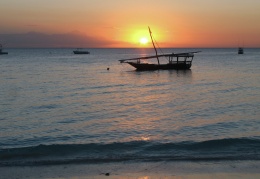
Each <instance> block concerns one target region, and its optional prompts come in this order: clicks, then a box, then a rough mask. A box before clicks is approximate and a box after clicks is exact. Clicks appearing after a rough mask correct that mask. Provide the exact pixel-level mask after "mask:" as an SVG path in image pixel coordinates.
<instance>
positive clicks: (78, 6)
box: [0, 0, 260, 47]
mask: <svg viewBox="0 0 260 179" xmlns="http://www.w3.org/2000/svg"><path fill="white" fill-rule="evenodd" d="M259 19H260V0H1V1H0V22H1V24H0V43H4V44H6V46H7V47H70V46H77V45H78V46H84V47H151V43H150V39H149V32H148V28H147V27H148V26H150V27H151V29H152V32H153V36H154V38H155V39H156V41H157V42H158V44H159V45H160V46H161V47H237V46H240V45H243V46H245V47H260V20H259ZM141 39H142V40H141ZM146 40H148V43H146Z"/></svg>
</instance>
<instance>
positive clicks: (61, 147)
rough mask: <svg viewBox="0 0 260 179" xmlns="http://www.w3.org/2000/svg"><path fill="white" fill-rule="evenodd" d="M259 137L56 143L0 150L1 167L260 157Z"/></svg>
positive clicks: (250, 158)
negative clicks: (176, 140) (164, 141)
mask: <svg viewBox="0 0 260 179" xmlns="http://www.w3.org/2000/svg"><path fill="white" fill-rule="evenodd" d="M259 149H260V139H255V138H250V139H249V138H239V139H220V140H210V141H203V142H190V141H187V142H177V143H159V142H154V141H132V142H122V143H111V144H100V143H92V144H54V145H39V146H32V147H23V148H11V149H0V166H26V165H34V166H35V165H57V164H70V163H105V162H127V161H138V162H142V161H145V162H149V161H200V160H201V161H211V160H260V150H259Z"/></svg>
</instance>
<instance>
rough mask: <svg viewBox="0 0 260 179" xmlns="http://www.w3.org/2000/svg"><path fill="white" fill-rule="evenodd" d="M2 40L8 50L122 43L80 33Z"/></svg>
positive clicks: (26, 35) (32, 34) (15, 36)
mask: <svg viewBox="0 0 260 179" xmlns="http://www.w3.org/2000/svg"><path fill="white" fill-rule="evenodd" d="M0 40H1V41H4V42H5V43H6V47H8V48H55V47H56V48H76V47H82V48H83V47H86V48H95V47H111V46H113V44H117V43H120V42H114V41H109V40H107V39H103V38H99V37H90V36H87V35H85V34H83V33H80V32H79V31H73V32H70V33H66V34H51V35H49V34H44V33H39V32H28V33H24V34H0Z"/></svg>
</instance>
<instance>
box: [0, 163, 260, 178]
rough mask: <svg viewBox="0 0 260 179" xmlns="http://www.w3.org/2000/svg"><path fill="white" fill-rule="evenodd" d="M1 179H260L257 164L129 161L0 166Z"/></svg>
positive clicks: (258, 164)
mask: <svg viewBox="0 0 260 179" xmlns="http://www.w3.org/2000/svg"><path fill="white" fill-rule="evenodd" d="M0 173H1V178H2V179H7V178H8V179H17V178H19V179H25V178H26V179H32V178H33V179H50V178H54V179H63V178H64V179H72V178H73V179H83V178H86V179H90V178H93V179H99V178H101V179H102V178H113V179H119V178H120V179H132V178H138V179H155V178H167V179H168V178H169V179H177V178H178V179H180V178H181V179H204V178H212V179H220V178H221V179H222V178H231V179H233V178H234V179H235V178H245V179H246V178H250V179H254V178H260V161H210V162H204V161H202V162H189V161H177V162H148V163H147V162H139V163H137V162H133V163H130V162H129V163H124V162H118V163H103V164H67V165H51V166H46V165H45V166H24V167H23V166H21V167H0Z"/></svg>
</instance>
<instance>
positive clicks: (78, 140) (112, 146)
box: [0, 49, 260, 166]
mask: <svg viewBox="0 0 260 179" xmlns="http://www.w3.org/2000/svg"><path fill="white" fill-rule="evenodd" d="M72 50H73V49H6V50H5V51H8V52H9V54H8V55H2V56H0V84H1V86H0V166H17V165H49V164H50V165H51V164H67V163H104V162H117V161H120V162H121V161H123V162H124V161H125V162H128V161H135V162H142V161H182V160H185V161H198V160H203V161H208V160H210V161H212V160H218V161H219V160H260V110H259V109H260V49H245V54H244V55H237V49H164V50H163V51H164V52H165V53H167V52H173V51H174V52H187V51H189V50H192V51H193V50H201V51H202V52H201V53H199V54H196V55H195V58H194V61H193V66H192V68H191V70H188V71H175V70H166V71H150V72H136V71H134V69H133V68H132V67H131V66H129V65H128V64H120V63H119V62H118V60H120V59H124V58H131V57H137V56H140V55H151V54H152V55H153V54H154V52H153V50H151V49H89V51H90V52H91V54H90V55H73V54H72ZM107 68H110V70H107Z"/></svg>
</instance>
